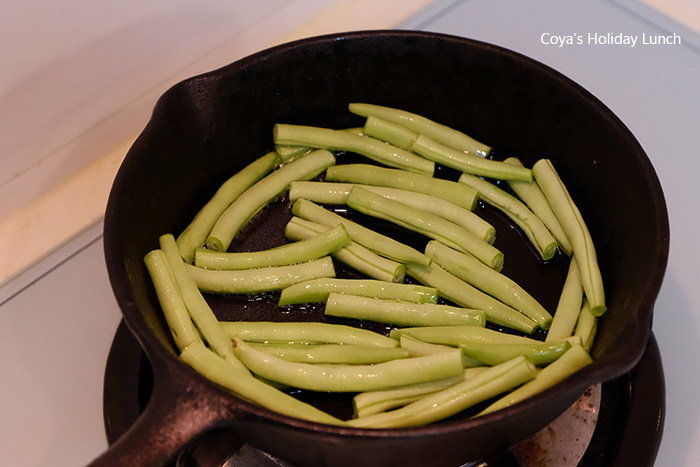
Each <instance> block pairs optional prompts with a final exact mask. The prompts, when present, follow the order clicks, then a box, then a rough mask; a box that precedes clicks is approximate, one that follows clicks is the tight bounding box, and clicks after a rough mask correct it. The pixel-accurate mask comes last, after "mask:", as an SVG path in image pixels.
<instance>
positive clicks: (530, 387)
mask: <svg viewBox="0 0 700 467" xmlns="http://www.w3.org/2000/svg"><path fill="white" fill-rule="evenodd" d="M590 363H592V360H591V357H590V355H589V354H588V352H587V351H586V350H585V349H584V348H583V347H581V346H580V345H574V346H572V347H571V348H570V349H569V350H567V351H566V352H565V353H564V355H562V356H561V357H559V358H558V359H557V360H556V361H554V362H552V363H550V364H549V365H547V366H545V367H544V368H543V369H542V370H541V371H540V372H539V373H538V374H537V376H536V377H535V378H534V379H533V380H532V381H530V382H528V383H526V384H524V385H522V386H520V387H519V388H518V389H516V390H514V391H512V392H511V393H509V394H507V395H506V396H504V397H502V398H501V399H498V400H497V401H496V402H494V403H493V404H491V405H489V406H488V407H487V408H486V409H484V410H483V411H482V412H480V413H479V415H484V414H487V413H491V412H494V411H496V410H500V409H503V408H505V407H508V406H511V405H513V404H515V403H517V402H520V401H522V400H525V399H527V398H528V397H531V396H533V395H535V394H537V393H540V392H542V391H544V390H545V389H547V388H549V387H552V386H554V385H555V384H557V383H558V382H560V381H563V380H564V379H566V378H568V377H569V376H571V375H572V374H574V373H575V372H577V371H578V370H580V369H581V368H583V367H585V366H586V365H589V364H590Z"/></svg>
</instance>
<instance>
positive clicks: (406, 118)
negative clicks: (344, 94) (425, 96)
mask: <svg viewBox="0 0 700 467" xmlns="http://www.w3.org/2000/svg"><path fill="white" fill-rule="evenodd" d="M348 108H349V110H350V112H352V113H354V114H356V115H360V116H362V117H369V116H370V115H373V116H375V117H379V118H381V119H383V120H386V121H389V122H392V123H396V124H399V125H401V126H404V127H406V128H408V129H409V130H411V131H414V132H416V133H422V134H425V135H428V136H430V137H431V138H433V139H434V140H436V141H440V142H441V143H443V144H446V145H448V146H450V147H453V148H455V149H459V150H460V151H464V152H468V153H471V154H474V155H477V156H486V155H488V154H489V153H490V152H491V147H489V146H487V145H486V144H483V143H481V142H479V141H477V140H475V139H474V138H472V137H471V136H468V135H466V134H464V133H462V132H461V131H458V130H455V129H454V128H450V127H449V126H446V125H443V124H441V123H437V122H435V121H433V120H430V119H429V118H426V117H424V116H421V115H418V114H415V113H412V112H407V111H404V110H400V109H395V108H392V107H385V106H380V105H375V104H365V103H351V104H350V105H349V106H348Z"/></svg>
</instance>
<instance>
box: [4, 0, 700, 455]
mask: <svg viewBox="0 0 700 467" xmlns="http://www.w3.org/2000/svg"><path fill="white" fill-rule="evenodd" d="M335 3H344V2H331V1H325V2H322V1H316V2H301V1H296V2H295V1H282V0H279V1H272V0H266V1H264V2H240V3H233V2H223V1H209V2H206V3H205V4H206V6H207V7H206V8H203V7H201V6H200V5H202V4H199V3H198V4H197V5H198V7H197V8H193V7H192V5H194V3H192V2H186V1H184V0H178V1H175V2H173V1H168V2H117V3H116V4H115V3H110V2H103V1H93V2H87V1H84V0H83V1H80V0H71V1H67V0H64V1H62V2H42V1H39V0H33V1H29V2H26V1H23V2H19V1H8V2H3V4H2V5H0V31H1V32H0V35H1V37H2V38H3V40H0V56H2V57H3V66H2V67H0V154H2V157H0V194H2V196H0V199H2V200H3V201H2V202H1V203H0V210H8V211H9V210H11V209H13V206H15V204H13V203H17V204H16V205H18V206H19V205H21V201H22V200H26V199H30V198H32V196H34V195H35V194H36V192H38V191H41V190H44V189H45V188H46V187H47V186H49V185H51V184H54V183H60V180H59V179H61V178H62V176H63V175H65V176H70V174H71V173H72V171H74V170H78V168H79V167H81V166H82V165H83V164H87V163H88V160H89V159H90V157H93V156H94V157H99V155H101V154H102V152H101V151H102V150H104V151H109V150H110V149H111V148H112V147H114V146H115V145H117V146H118V145H119V144H120V142H122V141H123V140H128V139H129V138H131V137H133V134H132V132H133V131H138V129H139V128H140V127H141V126H142V125H143V123H144V122H145V120H144V118H146V116H147V113H148V109H150V108H151V107H152V104H153V102H154V100H155V98H156V97H157V95H159V93H160V92H159V90H160V89H161V88H164V87H166V86H167V85H169V84H170V83H171V82H174V79H176V78H177V77H186V76H189V75H190V74H194V72H195V70H196V72H199V71H205V70H207V69H211V68H214V67H215V66H218V65H223V64H225V63H228V62H229V61H232V60H234V59H235V58H238V57H239V56H242V55H245V54H247V53H250V52H253V51H255V50H257V49H260V48H263V47H266V46H268V45H271V44H272V43H274V42H275V41H276V40H279V39H280V38H283V37H289V36H287V34H293V33H294V30H295V28H300V27H302V26H304V25H306V26H307V27H308V28H307V29H303V31H319V30H320V28H322V27H325V28H330V29H327V31H328V30H333V25H338V30H344V29H346V28H343V27H341V26H340V25H342V24H347V23H343V22H342V20H341V19H339V18H337V17H336V19H335V20H334V19H333V16H332V13H333V11H330V13H329V14H330V16H325V17H324V21H323V25H322V26H319V25H318V23H314V22H313V21H311V22H310V23H309V21H308V20H310V19H313V17H314V15H315V14H317V13H318V12H321V11H325V10H323V9H324V8H326V7H328V6H329V5H330V6H332V5H333V4H335ZM388 3H389V2H386V3H382V4H383V5H385V6H386V5H387V4H388ZM117 4H118V5H119V7H117ZM165 4H167V13H163V11H164V10H166V7H165V6H164V5H165ZM253 5H254V7H253ZM668 5H673V2H669V3H668V4H667V6H668ZM125 6H128V7H129V8H126V7H125ZM685 11H691V10H685ZM336 13H337V12H336ZM329 18H330V19H329ZM386 18H387V20H388V16H386ZM686 18H688V19H689V20H692V17H691V16H687V17H686ZM370 19H371V20H370ZM375 20H376V18H369V17H367V19H366V20H365V21H366V22H364V23H363V21H362V20H360V21H359V23H355V24H354V26H353V27H355V28H357V27H358V24H359V26H361V25H362V24H366V25H368V27H374V26H376V25H377V24H378V23H376V22H375ZM399 23H400V21H399V20H396V22H395V23H392V24H399ZM309 24H310V26H309ZM693 24H696V23H693V22H692V21H688V22H687V24H686V25H685V26H680V25H679V24H678V23H676V22H674V21H672V20H671V19H669V18H667V17H663V16H661V15H659V14H658V13H656V12H654V11H653V10H650V9H648V8H646V7H645V6H644V5H642V4H641V3H639V2H635V1H631V0H630V1H622V0H621V1H619V2H614V1H605V0H597V1H572V2H551V1H544V0H533V1H530V2H527V3H526V2H518V1H515V0H512V1H507V0H468V1H467V0H464V1H437V2H434V4H433V5H431V6H430V7H428V8H427V9H425V10H424V11H422V12H421V13H419V14H418V15H416V16H414V17H413V18H412V19H410V20H408V21H406V22H404V23H401V25H402V26H406V27H410V28H418V29H427V30H433V31H439V32H447V33H453V34H458V35H462V36H467V37H473V38H477V39H481V40H485V41H488V42H492V43H495V44H499V45H503V46H505V47H508V48H511V49H513V50H516V51H519V52H522V53H525V54H526V55H529V56H531V57H533V58H536V59H538V60H541V61H543V62H544V63H546V64H549V65H551V66H553V67H554V68H556V69H557V70H559V71H561V72H563V73H564V74H566V75H568V76H569V77H571V78H573V79H574V80H575V81H577V82H579V83H580V84H582V85H583V86H584V87H585V88H587V89H588V90H589V91H591V92H592V93H593V94H595V95H596V96H598V97H599V98H600V99H601V100H602V101H603V102H604V103H606V104H607V105H608V106H609V107H610V108H611V109H612V110H613V111H614V112H615V113H616V114H617V115H618V116H619V117H620V118H621V119H622V120H623V121H624V122H625V123H626V124H627V125H628V126H629V128H630V129H631V130H632V132H633V133H634V134H635V135H636V136H637V138H638V139H639V141H640V143H641V144H642V146H643V147H644V148H645V150H646V151H647V153H648V154H649V157H650V159H651V160H652V162H653V163H654V165H655V167H656V169H657V171H658V174H659V177H660V179H661V182H662V185H663V186H664V189H665V193H666V197H667V203H668V208H669V213H670V219H671V257H670V261H669V267H668V273H667V277H666V280H665V283H664V286H663V289H662V292H661V295H660V297H659V300H658V305H657V308H656V318H655V323H654V333H655V335H656V337H657V339H658V342H659V346H660V348H661V353H662V357H663V360H664V369H665V372H666V385H667V414H666V428H665V433H664V438H663V442H662V445H661V449H660V452H659V457H658V462H657V465H662V466H671V465H672V466H694V465H697V463H698V462H697V459H700V427H699V426H698V422H700V402H699V401H698V399H697V397H696V396H695V393H696V392H697V391H695V390H694V389H693V388H697V387H698V385H700V376H699V375H698V373H697V372H696V371H694V369H695V368H697V362H696V359H695V358H694V354H693V352H692V348H693V346H694V343H696V342H697V341H698V340H699V339H700V307H699V306H698V305H697V304H698V303H700V293H699V292H698V287H697V286H696V284H695V278H696V277H697V273H696V265H697V264H698V259H700V251H698V250H699V247H698V243H697V242H696V241H695V238H696V235H697V231H698V227H699V226H698V208H697V202H698V200H699V199H700V189H698V185H697V181H696V179H697V174H698V173H700V158H698V154H697V152H698V149H697V148H698V147H700V136H698V130H699V129H700V128H699V122H700V88H699V85H698V83H700V50H699V49H698V45H697V44H699V43H700V41H698V39H697V36H696V35H694V34H693V33H692V32H691V31H690V29H688V27H692V25H693ZM198 25H199V26H198ZM261 25H263V26H265V27H262V28H261V27H260V26H261ZM276 28H277V29H276ZM669 31H670V32H669ZM322 32H326V31H322ZM545 32H550V33H557V34H571V33H581V34H587V33H589V32H598V33H607V32H611V33H626V34H641V33H642V32H646V33H648V34H663V33H667V32H668V33H671V32H678V33H679V34H680V35H681V36H682V38H683V44H682V45H681V46H667V47H652V46H647V47H637V48H635V49H629V48H624V47H616V46H610V47H593V46H586V47H569V48H567V47H562V48H557V47H554V46H550V45H545V44H542V42H541V40H540V37H541V35H542V34H543V33H545ZM303 34H304V33H302V35H303ZM185 37H186V38H189V39H191V41H190V42H189V43H187V41H184V40H183V38H185ZM232 37H233V38H234V39H236V40H234V41H226V40H225V39H227V38H229V39H230V38H232ZM222 41H223V42H222ZM222 43H224V44H228V46H232V45H235V47H233V48H231V49H222V48H221V44H222ZM103 47H106V48H103ZM122 47H126V48H124V49H122ZM104 51H110V52H111V53H107V54H104V53H102V52H104ZM224 56H225V57H228V58H227V59H223V57H224ZM145 65H148V66H145ZM76 70H78V71H76ZM149 70H150V71H149ZM105 80H106V81H105ZM50 86H57V88H55V89H54V90H57V92H54V93H52V92H49V90H48V88H49V87H50ZM75 95H80V96H82V97H81V98H80V99H78V100H75V99H69V98H67V96H75ZM125 109H126V110H125ZM143 112H146V115H145V116H144V113H143ZM115 116H116V117H115ZM105 122H107V124H105ZM8 129H11V130H12V131H9V130H8ZM105 129H109V130H110V131H107V130H105ZM81 135H87V139H81V138H79V136H81ZM76 138H77V139H76ZM100 145H103V146H100ZM86 148H87V149H86ZM88 149H95V150H96V152H97V156H95V154H91V153H90V151H89V150H88ZM97 149H99V150H97ZM8 154H10V155H16V154H20V155H21V157H20V156H17V157H16V158H15V156H12V157H8V156H7V155H8ZM30 160H31V161H32V162H31V164H29V165H26V162H27V161H30ZM23 164H24V165H23ZM27 169H29V170H36V172H35V173H36V174H37V177H29V178H28V179H26V180H32V182H27V183H14V181H15V180H17V176H18V175H21V174H23V173H25V171H26V170H27ZM621 189H624V187H621ZM15 196H17V198H16V197H15ZM65 215H69V213H66V214H65ZM0 218H2V215H0ZM0 232H1V229H0ZM5 246H6V245H5ZM23 247H24V248H27V247H28V246H27V245H23ZM5 251H9V250H5ZM74 252H77V253H76V254H75V256H72V257H69V258H68V259H66V256H68V255H69V254H71V253H74ZM42 258H43V259H42V261H41V262H40V263H38V264H37V265H35V266H34V267H32V268H30V269H29V270H28V271H26V272H25V273H24V274H22V275H21V276H18V277H17V278H16V279H15V280H14V281H10V282H4V283H1V284H0V355H1V356H2V357H0V375H1V376H0V395H2V398H0V419H2V420H3V423H2V426H1V427H0V459H2V461H0V463H2V464H3V465H24V466H32V465H37V466H39V465H49V464H50V465H67V466H68V465H79V464H82V463H85V462H87V461H88V460H90V459H91V458H92V457H93V456H95V455H97V454H98V453H99V452H101V451H102V450H103V449H104V447H105V446H106V442H105V438H104V428H103V425H102V412H101V410H102V406H101V404H102V400H101V398H102V377H103V371H104V364H105V361H106V355H107V351H108V349H109V345H110V343H111V339H112V337H113V334H114V331H115V330H116V325H117V323H118V320H119V311H118V310H117V308H116V305H115V304H114V301H113V298H112V296H111V290H110V289H109V285H108V281H107V277H106V271H105V270H104V262H103V259H102V254H101V241H100V224H99V219H96V220H93V221H92V222H91V223H89V224H88V228H87V230H86V231H84V232H83V233H82V234H81V235H79V236H78V237H71V241H70V243H69V244H67V245H66V246H65V247H64V248H63V249H62V250H59V251H58V253H57V254H55V255H54V256H48V257H47V256H43V257H42ZM57 264H58V266H56V265H57ZM54 266H56V267H55V268H54ZM45 272H48V274H46V275H45V276H42V274H43V273H45ZM37 278H38V279H37ZM24 287H26V288H24ZM18 291H20V292H19V293H17V292H18ZM689 369H693V370H692V371H689Z"/></svg>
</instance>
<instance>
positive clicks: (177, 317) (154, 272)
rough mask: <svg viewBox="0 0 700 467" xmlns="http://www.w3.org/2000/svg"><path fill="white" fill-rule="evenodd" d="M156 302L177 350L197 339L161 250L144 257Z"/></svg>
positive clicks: (153, 251)
mask: <svg viewBox="0 0 700 467" xmlns="http://www.w3.org/2000/svg"><path fill="white" fill-rule="evenodd" d="M144 263H145V264H146V269H147V270H148V273H149V275H150V276H151V280H152V281H153V287H154V288H155V290H156V295H157V297H158V302H159V303H160V306H161V308H162V309H163V316H164V317H165V322H166V323H168V328H169V329H170V333H171V334H172V336H173V340H174V341H175V345H176V346H177V348H178V349H179V350H182V349H184V348H185V347H187V346H188V345H190V344H191V343H193V342H196V341H198V340H199V336H198V335H197V331H196V330H195V328H194V324H193V323H192V318H190V314H189V311H187V305H185V302H184V300H183V299H182V295H181V294H180V291H179V290H178V289H177V285H176V284H175V281H174V280H173V277H172V272H171V271H170V266H168V261H167V259H166V258H165V254H164V253H163V251H162V250H152V251H150V252H149V253H148V254H146V256H145V257H144Z"/></svg>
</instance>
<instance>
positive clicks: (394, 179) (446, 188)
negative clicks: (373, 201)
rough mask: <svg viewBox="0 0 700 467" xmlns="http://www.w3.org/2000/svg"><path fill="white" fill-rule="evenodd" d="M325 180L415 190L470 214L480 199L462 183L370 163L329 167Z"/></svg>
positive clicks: (474, 191)
mask: <svg viewBox="0 0 700 467" xmlns="http://www.w3.org/2000/svg"><path fill="white" fill-rule="evenodd" d="M326 181H329V182H346V183H357V184H361V185H374V186H384V187H389V188H400V189H402V190H408V191H415V192H418V193H424V194H426V195H431V196H436V197H438V198H442V199H444V200H447V201H450V202H452V203H454V204H456V205H458V206H461V207H463V208H465V209H468V210H470V211H471V210H473V209H474V207H475V206H476V202H477V200H478V199H479V192H478V191H477V190H475V189H473V188H471V187H469V186H467V185H465V184H463V183H458V182H454V181H451V180H443V179H439V178H434V177H428V176H425V175H420V174H415V173H411V172H407V171H405V170H398V169H388V168H385V167H377V166H374V165H369V164H343V165H337V166H334V167H329V168H328V170H326Z"/></svg>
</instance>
